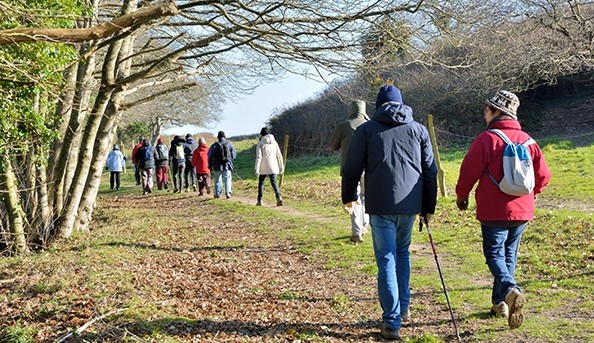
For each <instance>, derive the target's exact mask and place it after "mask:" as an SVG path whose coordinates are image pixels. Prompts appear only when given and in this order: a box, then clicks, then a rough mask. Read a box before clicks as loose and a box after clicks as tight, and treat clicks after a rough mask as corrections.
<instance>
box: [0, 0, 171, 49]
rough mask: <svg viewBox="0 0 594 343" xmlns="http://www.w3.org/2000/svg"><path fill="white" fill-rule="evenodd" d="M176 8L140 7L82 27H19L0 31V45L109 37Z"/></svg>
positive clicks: (164, 6) (72, 41)
mask: <svg viewBox="0 0 594 343" xmlns="http://www.w3.org/2000/svg"><path fill="white" fill-rule="evenodd" d="M177 13H178V9H177V7H176V5H175V3H174V2H167V3H164V4H161V5H158V6H151V7H145V8H141V9H139V10H138V11H134V12H132V13H129V14H126V15H123V16H121V17H118V18H115V19H114V20H112V21H108V22H105V23H103V24H100V25H97V26H94V27H89V28H83V29H46V28H20V29H11V30H3V31H0V45H5V44H15V43H24V42H39V41H41V42H50V43H66V42H69V43H76V42H85V41H89V40H94V39H100V38H105V37H109V36H110V35H112V34H114V33H115V32H117V31H119V30H121V29H123V28H127V27H130V26H133V25H140V24H144V23H147V22H149V21H151V20H153V19H155V18H160V17H164V16H169V15H175V14H177Z"/></svg>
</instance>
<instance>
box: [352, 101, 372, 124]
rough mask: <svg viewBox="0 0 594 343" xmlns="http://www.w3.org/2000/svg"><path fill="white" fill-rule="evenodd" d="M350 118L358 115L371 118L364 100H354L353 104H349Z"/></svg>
mask: <svg viewBox="0 0 594 343" xmlns="http://www.w3.org/2000/svg"><path fill="white" fill-rule="evenodd" d="M348 114H349V119H355V118H357V117H358V116H360V115H361V116H363V117H365V119H367V120H369V117H368V116H367V114H366V112H365V101H363V100H355V101H353V102H351V104H350V105H349V112H348Z"/></svg>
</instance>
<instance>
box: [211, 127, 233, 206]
mask: <svg viewBox="0 0 594 343" xmlns="http://www.w3.org/2000/svg"><path fill="white" fill-rule="evenodd" d="M217 139H218V140H217V141H216V142H215V143H213V144H212V145H211V146H210V149H208V167H209V169H210V170H211V171H212V178H213V181H214V184H215V185H214V197H215V199H217V198H220V196H221V194H222V193H223V184H224V185H225V195H226V197H227V199H229V198H230V197H231V195H232V194H233V189H232V186H233V185H232V179H231V174H232V173H233V160H234V159H235V158H236V157H237V151H236V150H235V147H233V144H231V142H229V141H227V140H226V139H225V132H223V131H219V133H218V134H217ZM223 149H225V150H226V151H227V152H228V155H229V156H227V159H225V158H224V157H223V155H224V154H223Z"/></svg>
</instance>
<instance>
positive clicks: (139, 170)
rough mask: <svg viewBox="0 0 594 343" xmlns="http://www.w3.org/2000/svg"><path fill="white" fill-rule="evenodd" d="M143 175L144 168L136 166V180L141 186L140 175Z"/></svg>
mask: <svg viewBox="0 0 594 343" xmlns="http://www.w3.org/2000/svg"><path fill="white" fill-rule="evenodd" d="M141 173H142V168H140V167H139V166H138V165H137V164H135V165H134V180H136V184H137V185H140V174H141Z"/></svg>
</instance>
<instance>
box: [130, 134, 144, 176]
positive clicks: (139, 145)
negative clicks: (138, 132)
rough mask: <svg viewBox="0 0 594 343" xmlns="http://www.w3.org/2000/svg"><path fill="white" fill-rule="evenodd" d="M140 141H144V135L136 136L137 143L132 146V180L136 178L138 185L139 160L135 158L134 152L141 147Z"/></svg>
mask: <svg viewBox="0 0 594 343" xmlns="http://www.w3.org/2000/svg"><path fill="white" fill-rule="evenodd" d="M142 141H144V137H140V138H138V143H137V144H136V145H135V146H134V148H132V164H134V180H136V185H137V186H138V185H140V174H141V168H140V167H139V161H138V159H137V158H136V154H137V153H138V150H140V148H142Z"/></svg>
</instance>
